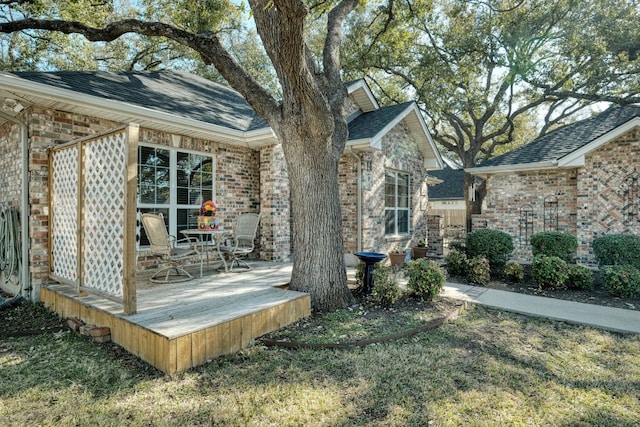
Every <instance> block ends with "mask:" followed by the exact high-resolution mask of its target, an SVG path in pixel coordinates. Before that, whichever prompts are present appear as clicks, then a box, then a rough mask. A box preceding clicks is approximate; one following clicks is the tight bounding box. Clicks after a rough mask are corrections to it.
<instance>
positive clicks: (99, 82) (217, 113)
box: [12, 70, 269, 131]
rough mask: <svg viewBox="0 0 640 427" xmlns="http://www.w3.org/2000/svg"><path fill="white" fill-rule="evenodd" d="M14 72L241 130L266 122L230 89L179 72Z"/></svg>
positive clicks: (264, 126)
mask: <svg viewBox="0 0 640 427" xmlns="http://www.w3.org/2000/svg"><path fill="white" fill-rule="evenodd" d="M12 74H14V75H16V76H18V77H20V78H23V79H26V80H30V81H33V82H36V83H42V84H47V85H52V86H55V87H58V88H61V89H68V90H71V91H74V92H79V93H83V94H86V95H92V96H96V97H100V98H106V99H110V100H116V101H121V102H124V103H127V104H131V105H136V106H140V107H146V108H149V109H152V110H156V111H162V112H166V113H170V114H174V115H177V116H180V117H186V118H190V119H194V120H199V121H202V122H205V123H210V124H214V125H218V126H223V127H227V128H230V129H235V130H239V131H250V130H256V129H261V128H267V127H269V125H268V124H267V122H266V121H265V120H263V119H262V118H261V117H259V116H258V115H257V114H256V113H255V111H253V109H252V108H251V107H250V106H249V104H248V103H247V102H246V101H245V99H244V98H243V97H242V96H240V94H238V93H237V92H236V91H234V90H233V89H230V88H229V87H227V86H224V85H221V84H218V83H214V82H212V81H210V80H207V79H204V78H202V77H199V76H196V75H195V74H190V73H186V72H182V71H169V70H163V71H160V72H135V71H134V72H107V71H56V72H16V73H12Z"/></svg>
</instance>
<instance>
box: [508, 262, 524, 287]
mask: <svg viewBox="0 0 640 427" xmlns="http://www.w3.org/2000/svg"><path fill="white" fill-rule="evenodd" d="M504 275H505V277H506V278H507V280H508V281H509V282H511V283H521V282H522V281H523V280H524V267H523V266H522V264H518V263H517V262H508V263H507V265H505V266H504Z"/></svg>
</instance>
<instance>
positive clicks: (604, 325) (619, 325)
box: [441, 282, 640, 333]
mask: <svg viewBox="0 0 640 427" xmlns="http://www.w3.org/2000/svg"><path fill="white" fill-rule="evenodd" d="M441 295H442V296H445V297H448V298H455V299H459V300H464V301H469V302H472V303H475V304H480V305H484V306H487V307H492V308H498V309H500V310H506V311H511V312H514V313H520V314H526V315H529V316H538V317H546V318H549V319H554V320H562V321H564V322H568V323H575V324H580V325H588V326H592V327H595V328H601V329H606V330H610V331H615V332H631V333H640V311H638V310H625V309H622V308H612V307H603V306H600V305H595V304H584V303H580V302H573V301H565V300H559V299H555V298H545V297H538V296H534V295H524V294H519V293H516V292H508V291H499V290H496V289H488V288H482V287H480V286H470V285H463V284H458V283H449V282H447V283H445V286H444V291H443V293H442V294H441Z"/></svg>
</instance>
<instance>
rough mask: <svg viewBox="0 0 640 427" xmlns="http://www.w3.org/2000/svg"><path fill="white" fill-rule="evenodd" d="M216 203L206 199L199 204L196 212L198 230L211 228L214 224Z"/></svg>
mask: <svg viewBox="0 0 640 427" xmlns="http://www.w3.org/2000/svg"><path fill="white" fill-rule="evenodd" d="M215 215H216V204H215V203H213V201H212V200H207V201H206V202H204V203H203V204H202V206H200V212H198V229H199V230H211V229H213V228H215V225H216V222H215V220H216V218H215Z"/></svg>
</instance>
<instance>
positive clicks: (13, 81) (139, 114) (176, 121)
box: [2, 73, 277, 149]
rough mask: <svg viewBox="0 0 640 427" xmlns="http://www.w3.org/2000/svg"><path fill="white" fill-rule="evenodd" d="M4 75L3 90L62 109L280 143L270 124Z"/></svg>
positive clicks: (257, 143)
mask: <svg viewBox="0 0 640 427" xmlns="http://www.w3.org/2000/svg"><path fill="white" fill-rule="evenodd" d="M2 77H3V81H2V89H4V90H6V91H10V92H14V93H15V94H19V95H20V98H30V99H27V101H29V102H30V103H34V104H43V105H50V104H51V103H55V104H62V105H60V108H63V106H67V107H68V108H69V109H72V110H75V111H74V112H79V113H84V114H91V115H96V116H97V117H102V118H105V119H108V120H109V119H111V120H113V119H114V116H121V115H123V116H126V120H122V119H119V118H118V119H115V121H124V122H135V123H138V124H140V126H144V127H150V128H153V129H159V130H163V131H167V132H170V133H181V134H185V135H189V136H193V137H197V138H202V139H209V140H214V141H218V142H224V143H228V144H230V145H237V146H244V147H249V148H254V147H257V148H259V147H261V146H266V145H272V144H274V143H277V139H276V138H275V135H274V133H273V131H272V130H271V128H269V127H267V128H262V129H258V130H253V131H241V130H236V129H230V128H227V127H224V126H219V125H214V124H210V123H206V122H202V121H199V120H194V119H190V118H187V117H181V116H176V115H174V114H170V113H165V112H161V111H156V110H152V109H150V108H146V107H140V106H136V105H132V104H128V103H125V102H121V101H114V100H110V99H107V98H100V97H96V96H92V95H86V94H83V93H79V92H74V91H71V90H68V89H61V88H58V87H55V86H51V85H46V84H43V83H36V82H32V81H30V80H26V79H21V78H19V77H17V76H14V75H11V74H4V73H3V75H2ZM39 101H40V102H39ZM254 149H255V148H254Z"/></svg>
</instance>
